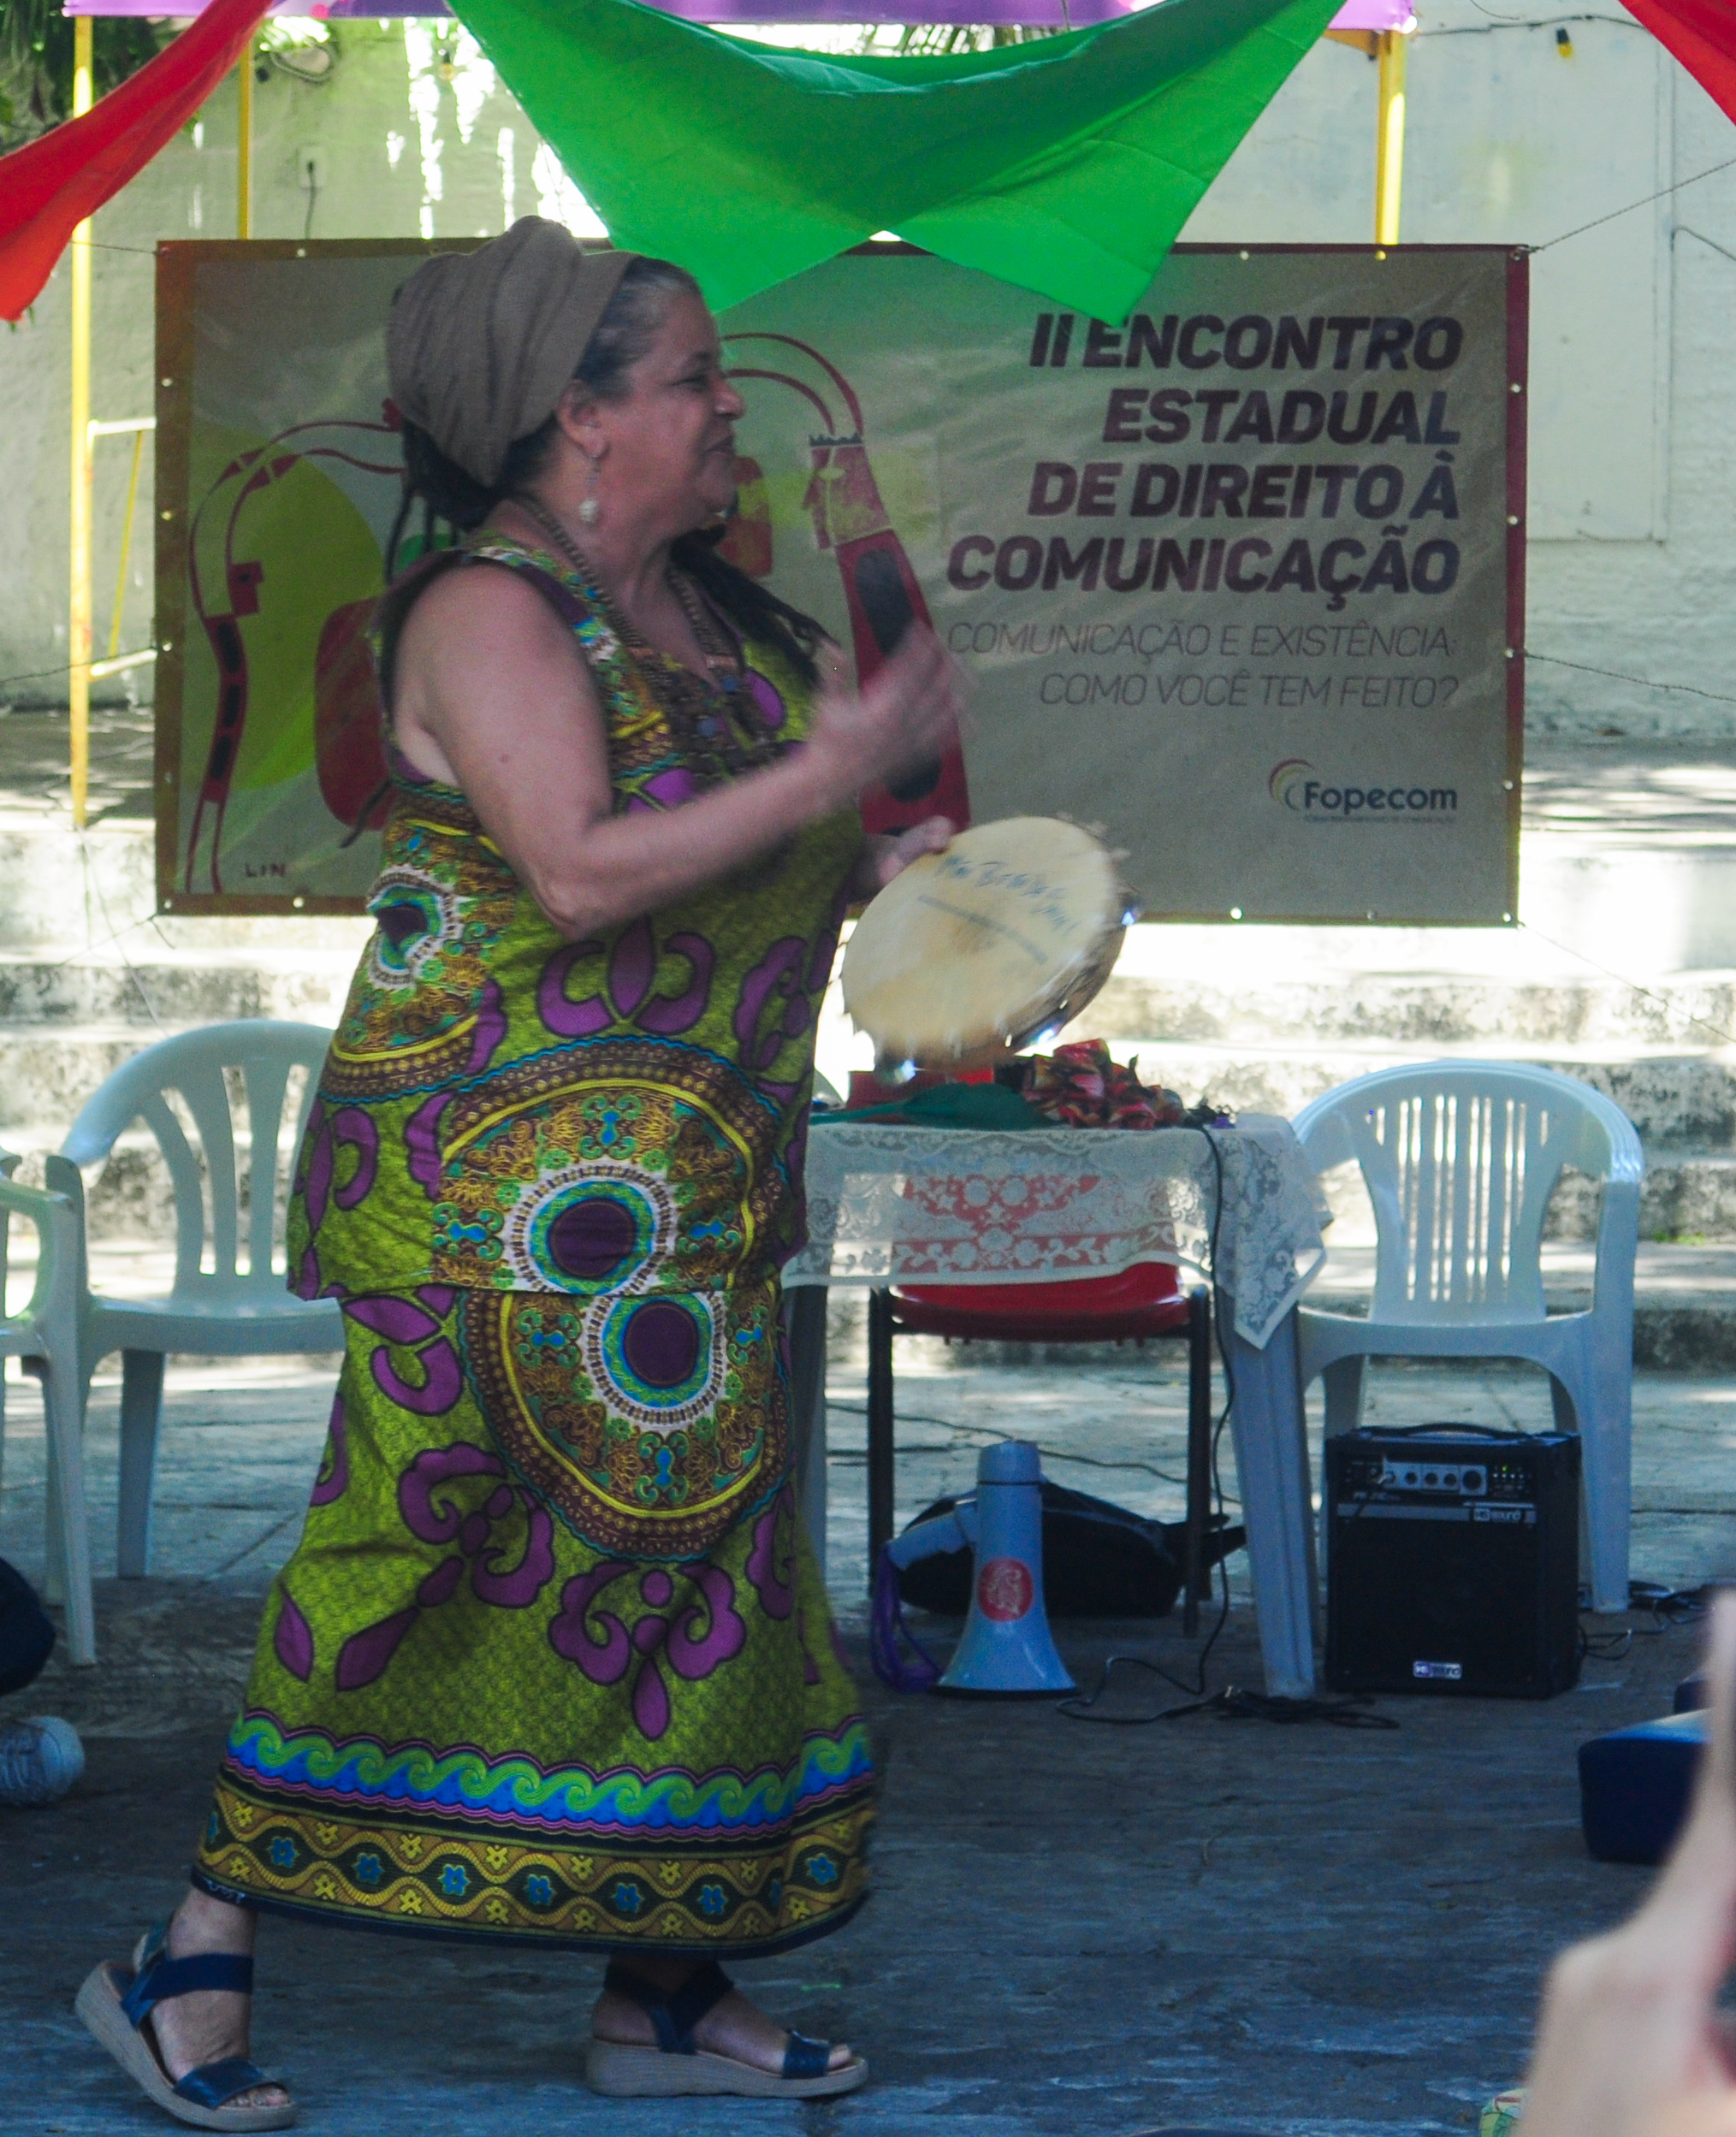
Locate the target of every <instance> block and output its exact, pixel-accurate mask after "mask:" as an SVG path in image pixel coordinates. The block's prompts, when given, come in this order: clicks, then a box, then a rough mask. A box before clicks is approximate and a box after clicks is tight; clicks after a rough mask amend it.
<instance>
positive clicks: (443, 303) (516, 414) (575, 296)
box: [386, 216, 639, 489]
mask: <svg viewBox="0 0 1736 2137" xmlns="http://www.w3.org/2000/svg"><path fill="white" fill-rule="evenodd" d="M638 257H639V256H638V254H637V252H585V251H584V250H583V249H582V247H581V246H580V245H579V243H578V240H577V239H576V238H574V237H573V235H572V233H571V232H570V231H568V230H566V229H563V228H562V227H561V226H560V223H558V222H544V221H543V220H542V218H541V217H540V216H521V217H520V219H519V220H518V222H515V223H514V224H513V227H512V228H511V229H510V230H508V231H507V234H506V235H505V236H504V237H498V238H492V239H490V240H489V243H488V244H486V245H481V246H477V249H476V251H475V252H442V253H439V254H436V255H435V258H433V259H431V260H428V261H425V262H424V263H423V265H422V266H420V267H418V269H417V270H416V272H415V273H414V274H413V275H412V276H411V277H410V279H409V281H407V282H406V283H405V285H404V287H402V288H401V289H400V291H399V292H398V296H397V300H396V302H395V303H394V305H393V306H392V311H391V316H390V317H388V320H387V322H386V372H387V377H388V382H389V384H390V388H391V394H392V398H393V400H394V401H395V402H396V403H397V404H398V406H399V408H400V410H401V411H402V412H403V413H404V414H405V415H406V416H407V417H409V418H410V420H411V422H412V423H415V424H417V425H418V428H419V429H424V430H425V431H426V432H427V433H428V435H429V436H430V438H432V439H433V441H434V442H435V445H436V446H438V447H439V448H440V450H441V452H442V453H445V455H446V457H447V459H449V460H455V461H456V462H457V463H458V465H459V466H460V467H461V468H462V469H463V470H464V471H465V474H466V475H469V476H471V477H473V478H474V479H475V480H476V481H477V482H480V483H482V484H483V487H484V488H488V489H492V488H494V487H495V483H496V482H498V481H499V480H500V475H501V467H502V466H503V465H504V464H505V461H506V458H507V447H509V446H510V445H511V444H512V443H513V440H514V439H515V438H522V437H524V436H526V435H529V433H530V432H531V431H533V430H536V429H540V427H541V426H542V424H543V423H546V422H547V421H548V417H550V416H552V415H553V414H554V405H555V403H556V402H557V401H558V400H560V392H561V388H563V387H564V386H565V385H566V382H567V381H568V380H569V379H570V378H571V377H572V374H573V372H574V371H575V370H577V368H578V360H579V358H581V357H582V356H583V355H584V351H585V346H586V344H587V343H588V342H589V341H590V337H591V335H592V334H595V331H596V328H597V322H598V321H599V320H600V319H601V317H602V316H603V313H604V311H606V310H607V307H608V301H609V299H610V298H611V297H613V295H614V293H615V291H616V289H617V288H618V287H619V285H620V280H621V277H622V275H625V273H626V271H627V269H628V267H629V266H630V265H631V263H632V262H633V261H634V260H636V259H637V258H638Z"/></svg>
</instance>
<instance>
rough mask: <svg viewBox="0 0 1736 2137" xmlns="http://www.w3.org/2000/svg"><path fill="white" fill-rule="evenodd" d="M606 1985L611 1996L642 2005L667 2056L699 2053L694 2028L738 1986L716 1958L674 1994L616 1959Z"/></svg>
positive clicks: (613, 1961)
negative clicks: (653, 1983)
mask: <svg viewBox="0 0 1736 2137" xmlns="http://www.w3.org/2000/svg"><path fill="white" fill-rule="evenodd" d="M603 1986H604V1988H605V1989H607V1991H608V1992H609V1994H610V1995H612V1996H625V1998H627V2000H628V2001H629V2003H632V2004H637V2005H638V2007H639V2009H640V2010H642V2011H643V2012H644V2013H645V2015H646V2016H647V2017H648V2018H649V2020H650V2022H651V2024H652V2026H653V2027H654V2028H655V2032H656V2035H657V2045H658V2046H659V2048H661V2050H662V2051H663V2053H664V2054H665V2055H666V2056H690V2055H694V2054H696V2053H697V2050H696V2046H695V2043H694V2039H693V2029H694V2027H696V2025H697V2024H698V2023H699V2022H700V2020H701V2019H702V2018H703V2017H704V2016H705V2014H706V2013H707V2012H708V2010H711V2009H712V2008H713V2006H714V2004H720V2003H722V2001H723V1999H724V1998H725V1997H726V1996H727V1995H728V1994H729V1992H730V1991H731V1989H732V1988H733V1987H734V1986H735V1984H734V1983H733V1982H732V1980H730V1978H729V1976H728V1974H726V1973H725V1972H724V1970H723V1968H721V1967H720V1965H719V1964H718V1963H717V1962H716V1960H715V1959H708V1960H707V1961H706V1962H704V1964H703V1965H702V1966H698V1967H696V1968H694V1970H693V1972H692V1973H691V1974H689V1976H688V1977H687V1979H686V1980H684V1982H683V1983H682V1984H681V1986H680V1987H679V1988H678V1989H677V1990H675V1991H674V1992H673V1993H672V1994H671V1993H668V1992H666V1991H664V1990H662V1989H660V1988H655V1987H654V1986H652V1984H651V1983H650V1982H649V1981H647V1980H643V1979H642V1978H641V1977H640V1976H639V1975H638V1974H633V1973H630V1972H629V1971H628V1969H627V1968H625V1967H624V1966H622V1965H621V1964H620V1963H619V1961H617V1960H612V1961H611V1962H610V1963H609V1969H608V1972H607V1974H605V1975H604V1976H603Z"/></svg>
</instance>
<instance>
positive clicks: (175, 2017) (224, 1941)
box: [145, 1891, 289, 2107]
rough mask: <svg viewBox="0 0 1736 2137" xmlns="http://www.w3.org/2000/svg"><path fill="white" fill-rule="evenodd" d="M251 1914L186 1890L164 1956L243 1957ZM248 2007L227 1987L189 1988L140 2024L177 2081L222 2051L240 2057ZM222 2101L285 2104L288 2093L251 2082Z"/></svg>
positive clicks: (248, 2001)
mask: <svg viewBox="0 0 1736 2137" xmlns="http://www.w3.org/2000/svg"><path fill="white" fill-rule="evenodd" d="M257 1919H258V1918H257V1917H256V1916H255V1915H254V1913H253V1910H252V1909H251V1908H249V1907H236V1906H234V1905H232V1904H231V1903H229V1902H228V1900H224V1899H213V1898H212V1897H211V1896H210V1893H208V1892H198V1891H193V1892H189V1893H188V1894H187V1897H186V1898H185V1899H184V1900H183V1901H182V1902H181V1905H180V1907H179V1908H178V1909H176V1911H175V1919H174V1921H171V1922H170V1923H169V1939H168V1951H169V1957H170V1958H171V1959H191V1958H194V1957H196V1956H200V1955H202V1954H204V1953H205V1952H208V1951H222V1952H225V1953H233V1954H234V1955H235V1956H237V1957H241V1958H245V1957H247V1956H251V1954H252V1950H253V1932H254V1928H255V1926H256V1923H257ZM252 2008H253V1999H252V1997H250V1996H239V1995H237V1994H236V1993H235V1992H234V1991H233V1990H230V1989H195V1990H193V1991H192V1992H190V1993H189V1994H187V1995H186V1996H176V1997H172V1998H169V2000H168V2001H167V2002H164V2003H162V2004H157V2006H156V2007H155V2009H154V2010H152V2011H151V2016H150V2017H149V2018H148V2019H147V2020H146V2021H145V2023H146V2024H147V2025H148V2026H149V2027H150V2028H151V2033H152V2034H153V2035H154V2036H155V2039H156V2041H157V2054H158V2056H159V2057H161V2058H162V2062H163V2069H165V2070H167V2071H168V2073H169V2078H170V2080H171V2081H172V2082H174V2083H175V2084H179V2083H180V2081H181V2079H182V2078H184V2077H185V2076H186V2075H187V2072H188V2071H189V2070H196V2069H198V2067H199V2065H200V2064H201V2063H219V2062H221V2061H222V2059H223V2058H224V2057H226V2056H245V2055H246V2053H247V2036H248V2029H249V2023H250V2021H251V2019H252ZM223 2104H224V2105H225V2106H226V2107H287V2105H288V2104H289V2095H288V2093H287V2092H285V2090H284V2089H283V2087H281V2085H256V2086H254V2087H252V2090H251V2091H250V2092H246V2093H237V2094H236V2095H235V2097H234V2099H232V2100H226V2101H225V2102H224V2103H223Z"/></svg>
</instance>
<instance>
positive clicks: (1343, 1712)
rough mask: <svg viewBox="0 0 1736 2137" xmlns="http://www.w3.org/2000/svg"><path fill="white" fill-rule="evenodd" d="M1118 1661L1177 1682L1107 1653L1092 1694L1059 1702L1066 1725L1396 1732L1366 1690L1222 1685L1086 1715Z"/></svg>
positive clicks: (1154, 1667)
mask: <svg viewBox="0 0 1736 2137" xmlns="http://www.w3.org/2000/svg"><path fill="white" fill-rule="evenodd" d="M1123 1663H1126V1664H1130V1665H1131V1666H1133V1667H1134V1668H1135V1669H1141V1670H1150V1671H1151V1672H1152V1674H1153V1675H1154V1676H1158V1677H1161V1678H1163V1679H1164V1682H1165V1683H1166V1684H1175V1683H1176V1678H1173V1677H1171V1676H1170V1672H1168V1671H1167V1670H1165V1669H1162V1668H1159V1666H1158V1664H1157V1663H1155V1662H1148V1661H1147V1660H1146V1659H1145V1657H1144V1656H1143V1655H1111V1656H1110V1658H1109V1660H1107V1661H1106V1662H1105V1664H1104V1666H1103V1673H1102V1675H1101V1676H1100V1677H1099V1678H1098V1681H1097V1690H1095V1691H1094V1692H1093V1693H1091V1694H1090V1695H1089V1696H1078V1697H1075V1698H1073V1699H1068V1700H1064V1701H1063V1702H1061V1705H1060V1708H1059V1709H1058V1711H1059V1712H1060V1713H1062V1714H1065V1715H1066V1716H1067V1718H1068V1720H1069V1721H1097V1722H1103V1723H1105V1724H1106V1725H1107V1726H1110V1727H1111V1728H1117V1729H1143V1728H1145V1727H1146V1726H1148V1725H1149V1724H1150V1723H1152V1722H1154V1721H1180V1720H1183V1719H1184V1718H1185V1717H1186V1716H1188V1715H1189V1714H1213V1715H1216V1716H1217V1718H1218V1720H1221V1721H1276V1722H1281V1723H1289V1724H1292V1725H1294V1724H1295V1723H1298V1722H1305V1721H1324V1722H1328V1723H1330V1724H1332V1725H1333V1726H1336V1727H1337V1728H1340V1729H1396V1728H1397V1727H1398V1726H1399V1725H1398V1723H1397V1722H1396V1721H1395V1720H1394V1719H1393V1717H1392V1716H1391V1715H1390V1714H1376V1713H1374V1712H1372V1706H1371V1699H1370V1695H1369V1694H1367V1693H1366V1692H1357V1693H1347V1694H1346V1695H1345V1696H1343V1697H1342V1698H1339V1699H1284V1698H1281V1697H1279V1696H1277V1695H1275V1694H1272V1693H1270V1692H1251V1691H1249V1690H1247V1688H1246V1687H1245V1686H1243V1685H1241V1684H1226V1685H1225V1686H1224V1687H1223V1690H1222V1691H1221V1692H1208V1693H1206V1696H1204V1697H1203V1698H1200V1699H1189V1700H1184V1701H1183V1702H1182V1704H1181V1705H1180V1706H1176V1707H1162V1708H1158V1712H1157V1713H1156V1714H1092V1713H1089V1712H1088V1711H1087V1709H1089V1708H1092V1707H1094V1706H1095V1705H1096V1704H1097V1702H1098V1701H1099V1699H1101V1698H1102V1697H1103V1696H1105V1693H1106V1692H1107V1691H1108V1690H1109V1683H1110V1678H1111V1673H1112V1672H1114V1671H1115V1670H1116V1669H1117V1668H1118V1667H1119V1666H1121V1665H1122V1664H1123Z"/></svg>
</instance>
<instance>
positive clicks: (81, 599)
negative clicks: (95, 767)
mask: <svg viewBox="0 0 1736 2137" xmlns="http://www.w3.org/2000/svg"><path fill="white" fill-rule="evenodd" d="M91 28H92V25H91V18H90V16H89V15H79V16H76V17H75V18H74V23H73V116H74V118H76V117H77V116H78V115H79V114H80V112H84V111H88V110H90V108H91ZM72 283H73V287H72V298H73V318H72V403H73V406H72V449H73V464H72V514H71V518H72V558H71V563H72V594H71V599H70V601H69V602H68V611H67V662H68V677H67V681H68V690H67V701H68V704H67V709H68V714H69V724H70V726H71V730H72V788H73V822H74V825H76V826H77V827H78V828H79V830H80V831H82V830H83V829H84V827H85V820H86V816H87V815H88V814H89V803H90V785H91V226H90V222H89V220H88V218H87V219H86V221H85V222H81V223H80V224H79V226H78V228H76V229H75V230H74V232H73V243H72Z"/></svg>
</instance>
